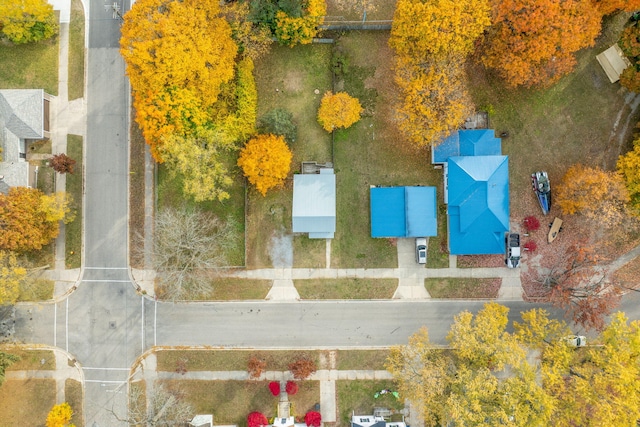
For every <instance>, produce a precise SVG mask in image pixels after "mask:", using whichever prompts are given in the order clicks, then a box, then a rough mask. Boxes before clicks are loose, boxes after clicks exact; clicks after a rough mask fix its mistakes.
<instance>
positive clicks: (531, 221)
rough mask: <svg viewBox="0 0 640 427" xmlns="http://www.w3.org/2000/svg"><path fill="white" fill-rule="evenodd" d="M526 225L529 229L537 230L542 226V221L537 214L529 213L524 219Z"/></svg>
mask: <svg viewBox="0 0 640 427" xmlns="http://www.w3.org/2000/svg"><path fill="white" fill-rule="evenodd" d="M524 227H525V228H526V229H527V230H528V231H536V230H537V229H538V228H540V221H538V218H536V217H535V216H533V215H529V216H528V217H526V218H525V219H524Z"/></svg>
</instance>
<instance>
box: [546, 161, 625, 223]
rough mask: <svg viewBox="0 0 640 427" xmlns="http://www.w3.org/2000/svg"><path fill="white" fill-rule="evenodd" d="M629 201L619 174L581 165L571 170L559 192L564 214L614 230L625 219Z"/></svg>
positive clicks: (562, 182)
mask: <svg viewBox="0 0 640 427" xmlns="http://www.w3.org/2000/svg"><path fill="white" fill-rule="evenodd" d="M629 200H630V198H629V192H628V191H627V189H626V187H625V185H624V181H623V180H622V176H621V175H620V174H619V173H617V172H607V171H604V170H602V169H600V168H591V167H588V166H584V165H581V164H576V165H573V166H571V167H570V168H569V169H568V170H567V173H566V174H565V175H564V177H563V178H562V181H561V182H560V185H559V186H558V190H557V192H556V201H557V203H558V206H560V208H561V209H562V212H563V213H565V214H577V213H580V214H582V215H584V216H585V217H586V218H588V219H590V220H593V221H598V222H599V223H601V224H603V225H605V226H613V225H615V224H617V223H618V222H619V221H620V220H621V219H623V218H624V214H625V208H626V204H627V203H628V202H629Z"/></svg>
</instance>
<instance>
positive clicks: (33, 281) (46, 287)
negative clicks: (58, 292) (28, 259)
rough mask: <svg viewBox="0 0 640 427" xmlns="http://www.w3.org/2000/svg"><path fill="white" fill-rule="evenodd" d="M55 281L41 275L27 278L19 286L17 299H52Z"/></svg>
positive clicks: (22, 300)
mask: <svg viewBox="0 0 640 427" xmlns="http://www.w3.org/2000/svg"><path fill="white" fill-rule="evenodd" d="M54 287H55V283H54V281H53V280H50V279H45V278H42V277H38V278H28V279H27V280H26V281H25V282H24V283H23V284H22V285H21V286H20V295H19V296H18V301H21V302H24V301H46V300H50V299H53V290H54Z"/></svg>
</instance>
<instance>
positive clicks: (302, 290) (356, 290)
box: [293, 279, 398, 300]
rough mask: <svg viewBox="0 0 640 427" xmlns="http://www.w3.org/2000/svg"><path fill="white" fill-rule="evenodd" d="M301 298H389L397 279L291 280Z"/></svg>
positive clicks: (391, 295)
mask: <svg viewBox="0 0 640 427" xmlns="http://www.w3.org/2000/svg"><path fill="white" fill-rule="evenodd" d="M293 283H294V285H295V287H296V289H297V290H298V293H299V294H300V298H302V299H361V300H368V299H391V298H392V297H393V293H394V292H395V290H396V288H397V287H398V280H397V279H309V280H294V281H293Z"/></svg>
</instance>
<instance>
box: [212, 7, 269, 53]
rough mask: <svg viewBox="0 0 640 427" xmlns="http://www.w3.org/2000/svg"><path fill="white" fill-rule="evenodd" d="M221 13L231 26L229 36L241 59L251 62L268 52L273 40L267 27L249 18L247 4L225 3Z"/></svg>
mask: <svg viewBox="0 0 640 427" xmlns="http://www.w3.org/2000/svg"><path fill="white" fill-rule="evenodd" d="M221 12H222V14H223V16H224V17H225V18H226V20H227V21H228V22H229V25H230V26H231V35H232V37H233V39H234V40H235V41H236V43H237V45H238V51H239V53H240V54H241V55H242V56H243V57H247V56H248V57H249V58H251V59H253V60H256V59H258V58H260V57H261V56H263V55H265V54H266V53H268V52H269V49H270V48H271V44H272V43H273V40H272V39H271V31H270V30H269V28H268V27H267V26H264V25H259V24H256V23H254V22H252V20H251V19H250V18H249V12H250V10H249V2H238V1H237V2H225V3H224V4H223V5H221Z"/></svg>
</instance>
